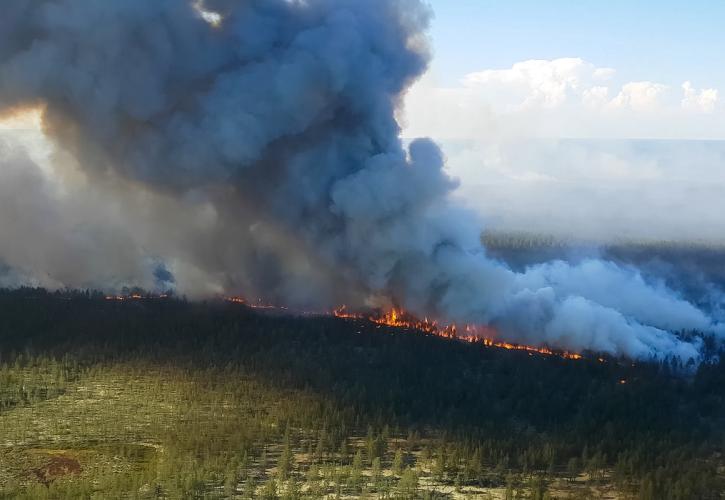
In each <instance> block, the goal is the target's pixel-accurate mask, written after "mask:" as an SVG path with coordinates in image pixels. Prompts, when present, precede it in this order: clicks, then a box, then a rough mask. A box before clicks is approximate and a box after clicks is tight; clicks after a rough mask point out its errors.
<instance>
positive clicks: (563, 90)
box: [402, 58, 725, 140]
mask: <svg viewBox="0 0 725 500" xmlns="http://www.w3.org/2000/svg"><path fill="white" fill-rule="evenodd" d="M682 90H683V91H684V96H683V93H682V92H681V91H680V89H679V88H678V85H670V84H667V83H662V82H657V81H646V80H638V81H629V80H627V79H626V75H621V74H619V73H617V72H615V70H614V69H611V68H607V67H598V66H596V65H594V64H592V63H591V62H588V61H585V60H583V59H581V58H561V59H553V60H529V61H523V62H519V63H516V64H514V65H513V66H511V67H510V68H507V69H485V70H482V71H476V72H473V73H470V74H468V75H467V76H465V77H464V78H463V79H462V81H461V82H460V84H459V85H453V86H441V85H439V84H437V82H436V78H435V70H433V71H432V72H430V73H429V74H428V75H426V77H425V78H423V80H422V81H420V82H419V83H418V84H416V86H414V87H413V89H411V91H410V92H409V94H408V97H407V99H406V106H405V112H404V116H403V119H402V121H403V124H404V132H403V133H404V135H405V136H406V137H413V136H430V137H433V138H434V139H436V138H437V139H466V140H472V139H481V138H483V137H486V138H487V139H488V138H490V136H491V135H492V134H493V135H498V136H510V135H514V136H524V137H526V136H533V137H598V138H631V137H650V138H665V139H693V138H696V139H705V138H706V139H720V138H725V120H724V119H723V118H725V117H723V116H722V115H723V114H725V107H723V106H722V105H721V103H720V101H719V99H718V97H719V96H718V91H717V90H716V89H696V88H695V87H694V86H693V85H692V84H691V83H689V82H685V84H683V85H682Z"/></svg>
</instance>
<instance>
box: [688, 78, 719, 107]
mask: <svg viewBox="0 0 725 500" xmlns="http://www.w3.org/2000/svg"><path fill="white" fill-rule="evenodd" d="M682 90H683V92H684V97H683V98H682V107H683V108H684V109H687V110H690V111H695V112H697V111H700V112H703V113H712V112H714V111H715V107H716V106H717V103H718V91H717V89H701V90H699V91H698V90H697V89H695V88H694V87H693V86H692V83H690V82H689V81H688V82H685V83H683V84H682Z"/></svg>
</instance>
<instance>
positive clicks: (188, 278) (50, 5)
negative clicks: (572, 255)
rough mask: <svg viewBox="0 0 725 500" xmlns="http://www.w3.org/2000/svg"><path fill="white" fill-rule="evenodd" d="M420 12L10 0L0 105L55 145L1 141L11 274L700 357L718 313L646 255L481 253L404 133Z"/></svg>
mask: <svg viewBox="0 0 725 500" xmlns="http://www.w3.org/2000/svg"><path fill="white" fill-rule="evenodd" d="M429 17H430V12H429V11H428V10H427V8H425V7H424V6H423V5H422V4H420V3H419V2H418V0H366V1H359V0H247V1H244V2H239V1H232V0H213V1H212V0H207V1H206V2H204V3H203V4H201V3H200V2H196V3H193V2H190V1H188V0H156V1H153V2H149V1H148V0H123V1H121V0H118V1H115V0H108V1H103V2H87V1H85V0H14V1H13V2H9V3H8V4H7V5H5V6H4V13H3V16H2V17H0V113H2V112H3V111H2V110H5V112H6V113H14V112H17V110H18V109H22V108H23V107H24V106H25V107H33V108H34V109H42V123H43V131H44V134H45V135H46V136H47V137H49V138H51V140H52V141H53V142H54V144H56V145H57V148H56V149H55V150H54V153H53V154H52V155H51V156H50V158H49V159H48V162H49V164H51V165H52V172H51V173H48V172H47V170H48V169H47V168H44V167H43V165H41V164H39V162H37V161H34V160H33V159H32V158H31V157H30V154H29V153H27V152H23V151H22V150H21V149H20V150H19V149H18V148H13V147H10V146H9V145H7V144H6V145H5V146H3V148H2V150H3V154H2V160H1V164H0V180H1V182H2V183H1V184H0V240H1V241H0V262H4V265H5V266H6V267H7V268H8V269H9V270H12V271H11V272H8V273H5V274H4V278H3V280H4V282H6V281H9V280H11V279H13V280H16V281H23V280H25V281H30V282H33V283H37V284H42V285H45V286H51V287H65V286H69V287H70V286H72V287H77V286H94V287H104V288H109V287H117V286H122V285H140V286H144V287H147V288H153V287H154V286H159V285H158V282H159V280H161V281H163V284H164V286H169V285H170V284H172V283H173V284H174V285H175V286H177V287H178V290H179V291H180V292H182V293H186V294H189V295H192V296H194V295H197V296H204V295H209V294H214V293H239V294H244V295H245V296H248V297H258V298H262V299H264V300H267V301H273V302H277V303H282V304H286V305H289V306H292V307H310V308H315V309H318V310H319V309H329V308H331V307H334V306H338V305H340V304H341V303H342V302H345V303H347V304H348V305H349V306H351V307H358V308H359V307H365V306H376V305H382V306H384V305H389V304H391V303H396V304H399V305H401V306H403V307H405V308H406V309H407V310H409V311H411V312H412V313H413V314H417V315H420V316H424V315H425V316H429V317H430V316H433V317H436V318H438V319H439V320H441V321H446V322H453V321H455V322H460V323H475V324H486V325H492V326H494V327H495V328H496V329H497V330H498V331H500V334H501V335H502V336H504V337H505V338H506V339H508V340H512V341H519V342H526V343H535V344H541V343H547V344H548V345H550V346H552V347H557V348H567V349H577V350H581V349H595V350H598V351H603V352H608V353H612V354H617V355H620V354H623V355H627V356H630V357H634V358H651V357H655V358H664V357H666V356H675V357H678V358H680V359H682V360H683V361H686V360H689V359H690V358H692V359H694V360H695V361H697V360H699V357H700V353H699V350H700V342H699V341H698V340H689V341H686V340H683V339H681V338H680V337H679V336H678V335H677V334H676V332H679V331H683V330H698V331H701V332H715V333H722V332H723V326H722V325H721V324H720V323H719V322H718V321H717V320H716V319H714V318H713V317H711V316H710V315H708V313H707V312H705V311H703V310H700V309H698V308H697V307H695V306H694V305H692V304H690V303H688V302H687V301H685V300H684V299H682V298H681V297H680V296H679V295H678V293H677V292H676V291H674V290H671V289H669V288H668V287H666V286H665V285H664V284H662V283H652V282H648V281H646V280H645V279H644V278H643V277H642V275H641V274H640V273H639V272H638V271H637V269H634V268H626V267H620V266H617V265H614V264H612V263H609V262H604V261H600V260H586V261H583V262H580V263H578V264H576V265H572V264H567V263H565V262H560V261H557V262H552V263H548V264H544V265H537V266H534V267H531V268H528V269H527V270H526V271H525V272H514V271H513V270H511V269H510V268H509V267H507V266H506V265H504V264H502V263H501V262H499V261H496V260H494V259H491V258H489V257H487V255H486V252H485V249H484V248H482V246H481V243H480V231H481V229H482V226H481V223H480V221H479V220H477V218H476V216H475V215H473V214H472V213H471V212H469V211H467V210H465V209H463V208H461V207H459V206H457V205H456V203H455V201H453V200H452V198H451V196H450V194H451V193H452V191H453V190H454V189H455V188H456V182H455V181H454V180H452V179H451V178H449V177H448V175H447V174H446V173H445V171H444V163H445V162H444V158H443V155H442V153H441V151H440V149H439V148H438V147H437V146H436V145H435V144H434V143H433V142H432V141H431V140H428V139H419V140H415V141H413V142H412V143H411V144H410V145H409V146H408V147H404V146H403V144H402V142H401V140H400V138H399V135H400V134H399V132H400V129H399V126H398V123H397V122H396V119H395V115H396V111H397V110H398V108H399V104H400V102H401V99H402V96H403V94H404V92H405V90H406V89H407V88H408V86H409V85H410V84H411V83H412V82H413V81H414V80H415V79H416V78H417V77H419V76H420V75H421V74H422V73H423V72H424V70H425V68H426V64H427V61H428V52H427V44H426V41H427V40H426V35H425V33H426V27H427V23H428V21H429ZM0 274H2V273H0ZM0 283H2V282H0ZM695 338H696V337H695Z"/></svg>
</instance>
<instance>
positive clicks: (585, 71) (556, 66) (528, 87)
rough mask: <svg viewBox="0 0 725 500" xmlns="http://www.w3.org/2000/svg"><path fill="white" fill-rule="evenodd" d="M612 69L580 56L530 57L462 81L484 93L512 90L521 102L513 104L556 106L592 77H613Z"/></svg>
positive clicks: (514, 97) (519, 105)
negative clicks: (505, 67) (548, 59)
mask: <svg viewBox="0 0 725 500" xmlns="http://www.w3.org/2000/svg"><path fill="white" fill-rule="evenodd" d="M610 72H611V70H608V69H606V68H595V67H594V65H592V64H590V63H588V62H586V61H584V60H582V59H579V58H562V59H555V60H553V61H546V60H530V61H524V62H520V63H516V64H514V65H513V66H512V67H511V68H510V69H503V70H484V71H479V72H476V73H471V74H469V75H467V76H466V77H465V78H464V80H463V83H464V85H465V86H466V87H468V88H472V89H480V90H481V91H482V92H483V93H486V92H491V91H493V92H501V93H509V94H511V96H512V97H513V99H514V101H518V103H514V106H513V107H516V106H518V107H521V108H527V107H537V106H541V107H543V108H556V107H558V106H560V105H562V104H563V103H564V102H566V101H567V100H568V99H569V98H570V97H571V96H572V95H576V94H578V93H580V92H581V89H582V88H584V87H586V86H587V85H589V84H590V82H591V81H592V80H595V79H596V80H601V79H606V78H607V77H608V76H611V73H610Z"/></svg>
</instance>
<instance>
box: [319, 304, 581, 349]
mask: <svg viewBox="0 0 725 500" xmlns="http://www.w3.org/2000/svg"><path fill="white" fill-rule="evenodd" d="M333 315H334V316H336V317H338V318H347V319H366V320H369V321H372V322H373V323H376V324H378V325H384V326H390V327H395V328H410V329H414V330H419V331H422V332H424V333H427V334H430V335H435V336H438V337H443V338H447V339H455V340H460V341H463V342H468V343H471V344H476V343H481V344H483V345H485V346H487V347H496V348H500V349H508V350H515V351H526V352H528V353H530V354H543V355H545V356H560V357H562V358H566V359H582V355H581V354H577V353H573V352H568V351H553V350H551V349H549V348H548V347H534V346H528V345H522V344H511V343H508V342H502V341H498V340H495V335H496V330H495V329H493V328H491V327H488V326H476V325H466V328H465V333H459V332H458V327H457V326H456V325H455V324H450V325H439V324H438V323H437V322H436V321H434V320H433V321H432V320H429V319H428V318H424V319H423V320H422V321H421V320H418V319H416V318H415V317H413V316H411V315H410V314H408V313H406V312H405V311H404V310H402V309H398V308H392V309H390V310H389V311H387V312H385V313H383V314H382V315H379V316H367V317H366V316H363V315H361V314H355V313H350V312H348V310H347V307H346V306H344V305H343V306H341V307H340V308H338V309H336V310H335V311H333Z"/></svg>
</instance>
